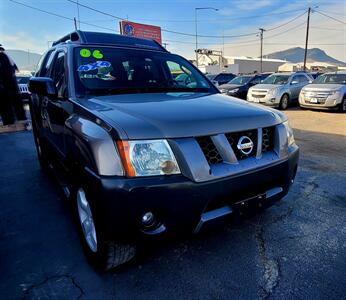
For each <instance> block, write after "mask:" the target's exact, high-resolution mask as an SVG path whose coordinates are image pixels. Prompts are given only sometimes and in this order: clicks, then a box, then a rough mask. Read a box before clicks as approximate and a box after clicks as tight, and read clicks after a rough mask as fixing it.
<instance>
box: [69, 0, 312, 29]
mask: <svg viewBox="0 0 346 300" xmlns="http://www.w3.org/2000/svg"><path fill="white" fill-rule="evenodd" d="M67 1H69V2H71V3H74V4H76V3H77V0H67ZM79 6H81V7H84V8H87V9H90V10H93V11H95V12H98V13H101V14H104V15H108V16H110V17H112V18H116V19H118V20H127V18H123V17H119V16H115V15H112V14H109V13H105V12H103V11H100V10H99V9H96V8H93V7H90V6H88V5H84V4H81V3H79ZM302 10H304V11H306V9H303V8H300V9H292V10H287V11H282V12H273V13H268V14H261V15H250V16H241V17H232V18H217V19H204V20H199V21H198V22H212V21H219V22H223V21H228V20H240V19H251V18H261V17H267V16H274V15H283V14H287V13H291V12H297V11H302ZM136 20H137V21H148V22H172V23H194V22H195V20H192V19H191V20H176V19H175V20H169V19H146V18H136Z"/></svg>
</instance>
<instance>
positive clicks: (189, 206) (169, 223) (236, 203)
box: [84, 146, 299, 239]
mask: <svg viewBox="0 0 346 300" xmlns="http://www.w3.org/2000/svg"><path fill="white" fill-rule="evenodd" d="M298 158H299V149H298V147H296V146H295V147H294V149H293V151H291V152H290V154H289V156H288V159H286V160H283V161H279V162H276V163H275V164H274V165H269V166H265V167H262V168H261V169H257V170H252V171H249V172H246V173H243V174H238V175H234V176H229V177H224V178H220V179H216V180H212V181H206V182H200V183H196V182H193V181H191V180H190V179H188V178H186V177H184V176H182V175H174V176H173V175H172V176H167V177H163V176H160V177H146V178H119V177H118V178H116V177H100V176H97V175H96V174H94V173H92V172H91V171H89V170H86V172H85V174H84V176H85V178H84V182H85V187H86V192H87V193H88V194H89V198H91V200H92V201H93V202H94V207H96V209H97V215H98V216H99V217H98V219H99V222H101V223H102V226H103V228H104V229H105V230H106V231H107V234H109V235H111V236H112V237H117V238H119V239H129V238H133V237H134V236H136V235H138V234H140V235H142V234H149V235H150V234H151V235H153V234H156V233H162V232H166V233H189V232H190V233H191V232H198V231H199V230H201V229H202V227H204V226H205V225H206V223H211V221H216V220H218V219H221V218H222V217H227V216H229V215H231V214H233V213H237V212H239V211H240V210H242V209H243V207H250V208H251V207H252V206H253V205H255V206H256V207H258V205H260V206H264V207H266V206H270V205H272V204H273V203H274V202H275V201H277V200H279V199H281V198H282V197H283V196H285V195H286V194H287V192H288V190H289V187H290V185H291V184H292V182H293V179H294V177H295V174H296V171H297V165H298ZM242 203H243V204H242ZM149 211H150V212H153V214H154V215H155V216H156V218H157V220H158V224H160V228H159V230H157V229H158V228H152V229H150V230H148V229H147V228H144V227H143V225H142V223H141V218H142V216H143V214H144V213H146V212H149Z"/></svg>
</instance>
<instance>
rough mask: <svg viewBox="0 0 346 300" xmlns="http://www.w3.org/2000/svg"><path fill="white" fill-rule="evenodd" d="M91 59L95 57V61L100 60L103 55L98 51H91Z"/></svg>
mask: <svg viewBox="0 0 346 300" xmlns="http://www.w3.org/2000/svg"><path fill="white" fill-rule="evenodd" d="M93 57H95V58H97V59H101V58H103V54H102V53H101V51H100V50H94V51H93Z"/></svg>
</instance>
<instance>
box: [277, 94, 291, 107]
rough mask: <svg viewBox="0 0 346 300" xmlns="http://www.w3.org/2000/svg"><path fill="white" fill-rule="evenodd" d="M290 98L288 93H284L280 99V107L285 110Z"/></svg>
mask: <svg viewBox="0 0 346 300" xmlns="http://www.w3.org/2000/svg"><path fill="white" fill-rule="evenodd" d="M289 100H290V98H289V97H288V95H287V94H283V95H282V97H281V99H280V104H279V109H281V110H285V109H287V107H288V104H289Z"/></svg>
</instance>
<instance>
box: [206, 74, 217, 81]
mask: <svg viewBox="0 0 346 300" xmlns="http://www.w3.org/2000/svg"><path fill="white" fill-rule="evenodd" d="M205 76H206V77H207V78H208V79H209V80H213V79H214V78H215V77H216V75H215V74H207V75H205Z"/></svg>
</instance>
